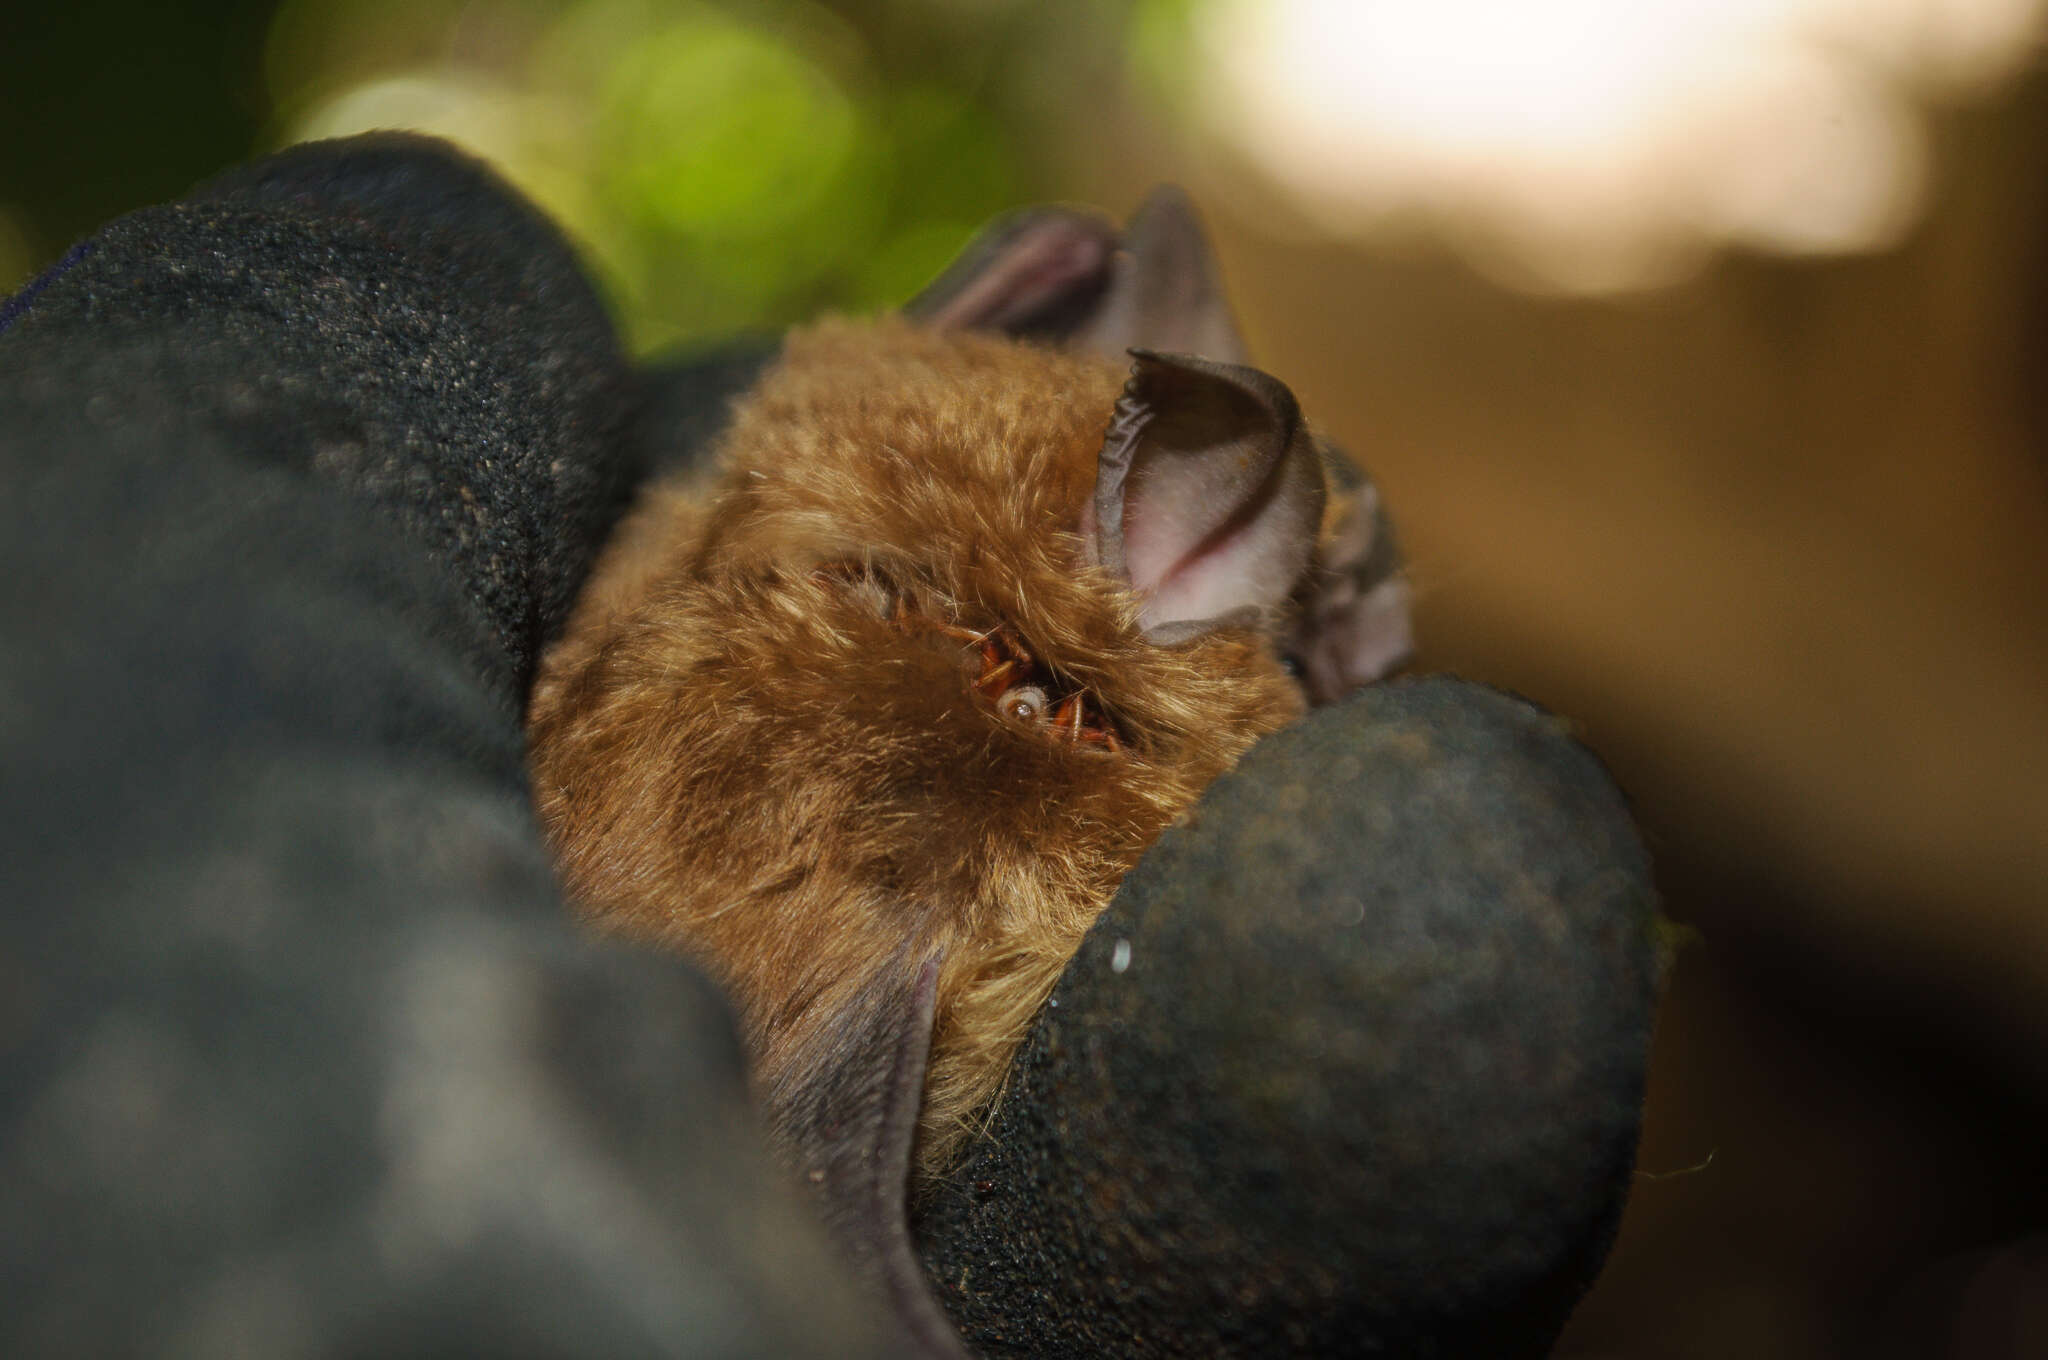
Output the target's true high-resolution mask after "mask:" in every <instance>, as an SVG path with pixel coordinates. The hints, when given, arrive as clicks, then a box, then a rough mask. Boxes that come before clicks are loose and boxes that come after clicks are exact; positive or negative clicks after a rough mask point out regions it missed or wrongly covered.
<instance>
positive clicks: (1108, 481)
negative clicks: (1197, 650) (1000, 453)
mask: <svg viewBox="0 0 2048 1360" xmlns="http://www.w3.org/2000/svg"><path fill="white" fill-rule="evenodd" d="M1132 355H1133V357H1134V358H1135V359H1136V360H1137V362H1136V365H1135V366H1134V367H1133V368H1132V370H1131V379H1130V381H1129V382H1128V383H1127V384H1126V385H1125V387H1124V392H1123V396H1122V397H1121V398H1120V399H1119V400H1118V402H1117V405H1116V414H1115V416H1114V417H1113V418H1112V419H1111V421H1110V426H1109V430H1108V433H1107V434H1106V435H1105V436H1104V439H1103V443H1102V452H1101V454H1100V455H1099V456H1098V458H1097V461H1096V470H1095V497H1094V500H1093V501H1092V503H1091V505H1090V507H1089V509H1090V512H1091V513H1090V514H1089V515H1088V517H1087V520H1086V522H1084V525H1083V529H1084V532H1085V533H1086V534H1087V535H1088V536H1089V537H1090V540H1091V547H1092V549H1093V555H1094V559H1095V561H1096V562H1097V563H1098V564H1099V565H1101V566H1103V567H1105V568H1106V569H1108V570H1109V571H1110V572H1112V573H1113V574H1115V575H1117V576H1120V577H1121V578H1122V579H1123V580H1125V581H1126V582H1128V583H1129V584H1130V586H1131V588H1132V589H1133V590H1134V591H1136V592H1137V593H1138V595H1139V596H1140V597H1141V599H1142V600H1143V604H1142V605H1141V607H1140V613H1139V621H1140V623H1141V625H1142V626H1143V628H1144V630H1145V635H1146V637H1148V638H1150V639H1151V640H1152V641H1154V642H1159V643H1173V642H1178V641H1181V640H1184V639H1186V638H1188V637H1192V636H1195V635H1196V634H1199V633H1202V632H1206V631H1208V630H1209V629H1211V628H1216V627H1222V626H1238V625H1252V626H1256V625H1257V624H1259V623H1260V622H1261V621H1264V620H1269V619H1270V618H1271V617H1272V616H1273V615H1274V614H1275V613H1277V612H1278V611H1279V610H1280V609H1281V608H1282V607H1283V606H1284V605H1285V604H1286V603H1287V601H1288V600H1289V598H1290V597H1291V596H1292V595H1293V594H1294V591H1295V587H1296V586H1297V585H1299V584H1300V583H1301V580H1302V577H1303V576H1304V575H1305V574H1306V572H1307V570H1308V567H1309V563H1310V559H1311V557H1312V555H1313V553H1314V551H1315V544H1316V535H1317V533H1318V531H1319V530H1320V529H1321V526H1322V516H1323V500H1324V494H1325V492H1324V486H1323V467H1322V458H1321V456H1320V454H1319V453H1318V452H1317V450H1316V446H1315V441H1314V440H1313V439H1312V438H1311V437H1310V435H1309V432H1308V428H1307V426H1306V424H1305V423H1304V422H1303V421H1302V418H1301V408H1300V407H1299V406H1298V405H1296V403H1295V400H1294V394H1293V393H1292V392H1289V391H1288V390H1287V388H1286V386H1285V385H1284V384H1283V383H1281V382H1280V380H1279V379H1277V378H1274V377H1272V376H1271V375H1269V374H1266V373H1262V372H1260V371H1259V370H1258V369H1256V368H1249V367H1246V366H1245V365H1242V364H1226V363H1217V362H1214V361H1212V360H1209V359H1199V358H1196V357H1194V356H1192V355H1186V354H1155V353H1153V352H1151V351H1149V350H1133V351H1132Z"/></svg>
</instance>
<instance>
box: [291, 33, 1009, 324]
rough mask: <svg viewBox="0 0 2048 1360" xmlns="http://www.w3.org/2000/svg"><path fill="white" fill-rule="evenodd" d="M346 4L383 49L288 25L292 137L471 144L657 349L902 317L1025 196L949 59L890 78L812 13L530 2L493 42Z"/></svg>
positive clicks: (998, 125) (871, 55)
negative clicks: (546, 219)
mask: <svg viewBox="0 0 2048 1360" xmlns="http://www.w3.org/2000/svg"><path fill="white" fill-rule="evenodd" d="M351 2H352V4H353V6H354V7H356V8H359V9H360V10H361V11H362V12H363V15H364V17H365V18H366V20H372V19H373V24H372V26H373V27H374V28H375V29H376V30H377V32H378V34H379V36H378V37H377V40H376V42H375V43H374V44H367V45H366V44H364V43H361V42H358V43H355V44H352V45H351V44H338V45H336V46H335V47H334V48H333V50H334V51H335V52H336V54H337V56H336V58H335V60H336V62H337V63H338V65H339V67H340V69H339V70H338V71H336V72H329V71H327V70H325V69H324V68H323V67H322V65H321V60H320V55H321V51H322V50H323V49H322V46H321V43H320V41H319V33H318V32H315V31H314V29H313V28H310V27H309V26H308V25H309V22H310V21H309V20H307V18H306V17H305V14H304V12H303V10H304V7H294V8H293V9H291V10H289V11H287V12H286V15H285V16H284V18H283V20H282V21H281V26H280V27H279V28H278V29H277V30H276V31H275V32H274V33H273V35H272V37H273V43H272V51H271V54H270V61H269V69H270V70H271V71H272V72H273V74H276V73H282V72H289V73H291V75H290V79H291V80H292V81H294V82H295V83H296V87H297V88H296V89H281V90H276V91H274V92H273V94H274V96H275V98H276V100H277V102H278V104H279V106H280V107H283V108H297V109H299V110H300V112H299V113H298V114H297V115H296V116H295V117H294V118H293V119H292V121H291V122H290V124H289V125H288V126H287V127H286V128H285V129H284V130H283V132H282V134H281V137H280V140H284V141H289V140H296V139H298V138H300V137H304V136H310V135H321V136H330V135H338V134H341V133H345V132H348V131H355V130H361V129H364V128H367V127H371V126H393V125H399V126H411V127H416V128H418V129H419V130H421V131H425V132H434V133H439V134H441V135H444V136H450V137H452V138H454V139H455V140H457V141H459V142H462V143H463V144H464V145H466V146H467V147H468V148H469V149H470V150H471V151H473V152H475V153H476V154H479V155H482V156H484V157H485V158H486V159H488V160H490V161H492V162H493V163H494V164H495V165H496V166H497V167H498V168H499V169H500V171H501V172H503V173H504V174H505V175H506V176H507V177H508V178H509V179H511V180H512V181H513V182H514V183H515V184H517V185H519V186H520V187H521V188H522V189H523V190H524V191H525V192H527V193H528V194H530V195H531V196H533V197H534V198H535V199H536V200H537V201H538V202H540V204H541V205H542V206H543V207H544V208H546V209H547V210H548V211H549V212H551V213H553V214H554V215H555V216H556V218H557V219H558V220H560V221H561V222H563V224H564V225H565V226H566V227H567V228H568V230H569V231H570V232H571V234H572V235H573V236H575V237H576V238H577V239H578V240H579V242H580V243H581V244H582V245H583V246H584V248H585V250H586V253H587V255H588V256H589V258H590V260H591V263H592V267H593V270H594V272H595V273H596V274H597V275H598V277H599V278H600V279H601V280H602V281H603V283H604V286H605V287H606V289H607V290H608V291H609V293H610V294H611V296H612V298H613V301H614V304H615V306H616V308H617V310H618V312H619V319H620V322H621V324H622V326H623V327H624V328H625V330H626V332H627V334H628V335H629V336H630V337H631V338H632V340H633V341H634V343H635V344H636V345H637V346H639V347H641V348H648V347H652V346H655V345H659V344H663V343H667V342H673V341H678V340H690V339H694V338H699V337H709V336H715V335H718V334H722V333H727V332H730V331H733V330H736V329H743V328H773V327H779V326H782V325H785V324H788V323H789V322H791V321H794V320H797V319H800V318H802V317H804V316H808V315H811V314H814V313H815V312H817V311H818V310H820V309H823V308H840V309H848V310H865V309H871V308H877V307H883V306H889V305H893V304H895V303H897V302H900V301H902V300H903V299H904V298H905V297H907V296H908V295H910V294H911V293H912V292H914V291H915V290H916V289H917V288H918V287H919V286H920V285H921V284H923V283H924V282H926V281H928V280H929V279H930V278H931V277H932V276H933V275H934V274H936V273H937V272H938V270H939V269H940V268H942V267H943V266H944V264H945V263H946V261H947V260H948V259H949V258H950V257H951V255H952V254H953V252H954V251H956V250H957V249H958V248H959V246H960V244H961V243H962V242H963V241H964V240H965V239H966V238H967V236H968V235H969V234H970V233H971V232H972V231H973V229H974V228H975V227H976V226H977V225H978V224H979V223H981V222H982V221H984V220H985V219H987V218H988V217H990V216H992V215H994V214H995V213H997V212H1000V211H1002V210H1004V209H1006V208H1008V207H1010V206H1012V205H1013V204H1014V203H1015V201H1016V199H1017V197H1018V196H1019V193H1020V184H1019V174H1018V170H1017V165H1018V161H1019V154H1018V150H1017V144H1018V138H1019V135H1020V134H1019V130H1018V129H1017V128H1016V127H1015V126H1014V123H1015V121H1016V120H1015V119H1010V120H1007V121H1006V119H1005V118H1004V116H1003V115H1002V113H1001V111H1000V110H997V109H990V108H986V107H984V106H983V105H982V104H981V102H980V99H981V96H982V95H983V93H984V91H983V90H981V89H979V88H977V87H976V78H975V77H974V76H972V75H968V74H963V73H962V72H961V71H960V70H959V69H953V68H958V67H959V66H960V63H955V62H948V61H947V60H946V56H947V53H946V51H945V49H944V48H943V47H941V48H936V49H934V48H921V47H917V46H914V45H913V46H912V47H911V48H909V49H907V50H908V51H909V52H910V56H909V57H908V58H907V59H904V58H902V57H901V56H900V53H901V52H902V51H903V50H905V49H903V47H902V45H901V44H896V45H893V46H889V50H890V51H892V52H897V53H898V54H899V59H898V61H897V66H898V68H899V69H893V70H890V71H887V72H880V71H878V70H877V65H878V62H877V59H876V57H875V50H876V44H873V43H871V41H870V38H871V37H873V36H875V35H873V34H869V33H864V32H862V31H858V30H857V29H856V28H855V27H854V26H853V25H852V24H850V23H849V22H848V21H846V20H843V19H842V18H840V17H839V16H838V15H836V14H834V13H833V12H831V11H829V10H826V9H822V8H819V7H817V6H815V5H812V4H807V3H802V0H779V2H776V3H770V2H769V0H758V2H754V3H750V2H749V0H718V2H717V3H711V2H710V0H566V2H563V3H554V4H545V3H529V4H526V5H523V6H519V7H517V8H516V15H517V21H513V20H507V21H505V22H504V23H502V24H501V25H499V26H497V27H496V28H494V29H493V30H492V31H491V32H490V33H489V34H488V35H485V36H479V34H478V33H477V32H476V31H475V28H476V23H475V20H474V13H475V11H474V10H473V9H468V8H465V9H462V10H456V9H452V8H450V7H448V6H445V5H440V4H436V3H431V2H430V3H426V4H423V5H421V6H420V7H419V8H418V9H417V10H415V11H414V13H415V14H416V16H417V23H418V25H419V26H420V27H419V30H418V31H405V30H403V13H404V12H403V11H402V10H401V9H400V8H398V7H396V6H394V5H393V4H392V3H391V0H351ZM336 8H337V9H339V10H341V11H343V12H345V11H346V10H347V9H348V8H349V6H346V5H344V6H339V7H336ZM507 12H512V11H511V9H510V7H508V11H507ZM1002 16H1003V11H1002V9H1001V8H1000V7H995V8H991V9H990V10H989V11H988V12H987V16H986V18H985V19H984V20H983V22H986V23H988V24H991V25H993V24H995V23H997V22H998V21H999V20H1000V19H1001V18H1002ZM953 21H954V22H955V23H971V22H973V21H972V19H971V18H968V19H963V18H961V17H960V16H959V15H958V14H956V15H955V16H954V20H953ZM328 25H329V26H330V27H332V28H334V29H335V30H336V31H337V32H339V31H343V30H345V29H346V27H347V26H346V24H344V23H343V22H342V21H341V19H338V18H337V19H331V20H329V21H328ZM394 25H396V26H398V27H397V28H396V29H394ZM323 31H324V30H323ZM880 36H881V37H883V38H886V37H888V36H889V35H888V34H886V33H883V34H881V35H880ZM991 40H993V39H992V36H991ZM280 44H288V45H289V47H290V50H279V45H280ZM366 46H368V47H371V48H374V49H375V50H381V51H387V52H391V53H397V54H403V57H404V60H403V62H402V63H400V64H398V65H395V66H390V67H382V68H380V67H378V66H377V65H376V63H375V62H374V61H372V60H369V59H368V58H366V56H365V50H366ZM422 51H431V52H432V53H434V55H433V56H432V58H431V60H428V61H426V62H424V63H422V62H421V61H420V60H419V59H418V58H419V54H420V53H421V52H422Z"/></svg>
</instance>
